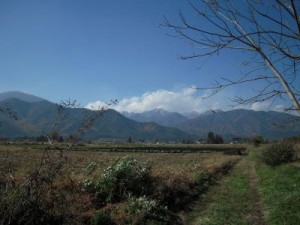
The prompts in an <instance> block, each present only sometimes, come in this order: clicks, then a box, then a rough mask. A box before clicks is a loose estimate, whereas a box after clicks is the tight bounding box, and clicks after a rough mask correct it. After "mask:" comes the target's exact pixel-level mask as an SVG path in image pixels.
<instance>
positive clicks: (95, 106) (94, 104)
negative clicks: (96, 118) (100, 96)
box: [85, 100, 107, 110]
mask: <svg viewBox="0 0 300 225" xmlns="http://www.w3.org/2000/svg"><path fill="white" fill-rule="evenodd" d="M102 107H107V103H105V102H102V101H99V100H98V101H95V102H90V103H88V104H87V105H86V106H85V108H87V109H91V110H97V109H101V108H102Z"/></svg>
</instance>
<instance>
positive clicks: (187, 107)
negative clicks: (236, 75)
mask: <svg viewBox="0 0 300 225" xmlns="http://www.w3.org/2000/svg"><path fill="white" fill-rule="evenodd" d="M205 97H207V93H203V92H199V91H198V90H196V89H193V88H182V89H180V90H176V91H169V90H164V89H161V90H156V91H153V92H146V93H145V94H143V95H142V96H134V97H130V98H124V99H121V100H119V101H118V104H117V105H113V106H112V107H111V108H113V109H115V110H117V111H119V112H124V111H126V112H135V113H140V112H145V111H149V110H152V109H155V108H162V109H165V110H167V111H170V112H179V113H187V112H192V111H197V112H204V111H206V110H209V109H213V110H214V109H220V108H222V109H223V108H228V105H229V103H230V100H229V98H228V96H227V95H226V94H225V93H223V94H222V95H215V96H213V97H210V98H208V99H205ZM105 105H107V104H106V103H105V102H103V101H100V100H99V101H95V102H90V103H88V104H87V105H86V108H88V109H97V108H99V107H102V106H105Z"/></svg>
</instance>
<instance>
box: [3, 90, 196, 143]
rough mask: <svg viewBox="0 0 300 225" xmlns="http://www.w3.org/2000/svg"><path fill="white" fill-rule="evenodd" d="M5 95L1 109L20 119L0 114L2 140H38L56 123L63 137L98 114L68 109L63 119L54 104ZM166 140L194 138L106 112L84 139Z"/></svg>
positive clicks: (152, 123)
mask: <svg viewBox="0 0 300 225" xmlns="http://www.w3.org/2000/svg"><path fill="white" fill-rule="evenodd" d="M15 94H16V93H10V95H8V94H7V93H5V96H8V97H7V98H5V97H3V95H2V94H0V99H2V101H0V109H1V108H2V109H9V110H10V111H13V112H15V113H16V115H17V120H15V119H13V118H11V117H10V116H9V114H8V113H0V123H1V124H0V137H2V138H3V137H5V138H18V137H24V136H27V137H37V136H40V135H44V134H47V133H48V132H49V131H50V130H51V127H52V126H53V124H57V126H56V129H57V130H58V132H59V134H60V135H62V136H63V137H64V138H68V137H69V136H70V135H72V134H74V133H75V132H76V131H77V130H78V129H79V128H80V127H81V124H82V123H83V122H84V121H85V119H86V118H89V117H91V116H93V115H94V114H95V113H96V112H95V111H91V110H88V109H85V108H69V109H66V110H65V111H64V114H63V116H62V117H58V109H59V106H58V105H57V104H54V103H52V102H49V101H46V100H43V99H39V100H38V99H37V98H28V97H30V96H31V95H26V94H24V96H22V97H20V95H19V94H20V93H17V96H16V95H15ZM129 137H131V139H132V140H152V141H153V140H157V139H158V140H165V141H181V140H182V139H191V138H193V136H192V135H190V134H187V133H185V132H184V131H181V130H179V129H177V128H171V127H164V126H161V125H158V124H157V123H154V122H145V123H141V122H137V121H134V120H131V119H128V118H126V117H125V116H123V115H122V114H120V113H118V112H117V111H115V110H111V109H109V110H105V111H104V112H103V115H102V117H101V118H99V119H98V120H96V121H95V123H94V125H93V126H92V127H91V128H90V129H89V130H87V132H86V133H85V134H84V135H83V136H82V138H83V139H85V140H103V139H105V140H116V141H126V140H128V139H129Z"/></svg>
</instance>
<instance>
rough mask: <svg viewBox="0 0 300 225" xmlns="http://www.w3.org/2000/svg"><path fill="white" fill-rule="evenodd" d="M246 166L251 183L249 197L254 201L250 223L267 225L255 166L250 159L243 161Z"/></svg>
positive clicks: (250, 213)
mask: <svg viewBox="0 0 300 225" xmlns="http://www.w3.org/2000/svg"><path fill="white" fill-rule="evenodd" d="M243 161H244V162H243V163H245V164H246V165H245V167H244V169H245V172H246V173H247V175H248V181H249V196H250V197H251V198H252V199H253V204H252V207H251V208H250V209H251V210H250V211H249V218H248V221H249V223H250V224H251V225H267V224H268V223H267V222H266V220H265V216H264V210H263V208H264V206H263V202H262V199H261V196H260V193H259V191H258V187H259V183H258V180H257V176H256V171H255V165H254V162H253V161H250V159H247V158H246V159H244V160H243Z"/></svg>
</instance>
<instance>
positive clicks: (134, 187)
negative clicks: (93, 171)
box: [96, 157, 152, 203]
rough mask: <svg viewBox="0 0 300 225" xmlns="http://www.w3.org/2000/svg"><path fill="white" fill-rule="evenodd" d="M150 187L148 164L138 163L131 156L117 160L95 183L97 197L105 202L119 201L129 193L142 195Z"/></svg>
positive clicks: (148, 190) (147, 191) (149, 189)
mask: <svg viewBox="0 0 300 225" xmlns="http://www.w3.org/2000/svg"><path fill="white" fill-rule="evenodd" d="M151 189H152V179H151V176H150V166H149V165H148V164H147V163H145V164H138V163H137V161H136V160H135V159H134V158H131V157H125V158H121V159H119V160H117V161H116V162H115V163H114V164H113V165H112V166H110V167H108V168H107V169H106V170H105V171H104V174H103V175H102V176H101V178H100V180H99V181H98V182H97V183H96V191H97V199H99V200H102V201H104V202H106V203H108V202H116V201H119V200H121V199H124V198H126V196H128V195H129V194H131V195H134V196H142V195H145V194H147V193H149V192H150V191H151Z"/></svg>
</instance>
